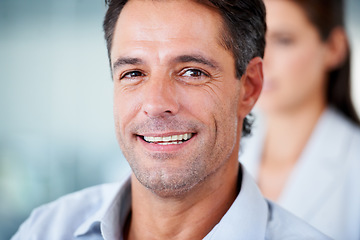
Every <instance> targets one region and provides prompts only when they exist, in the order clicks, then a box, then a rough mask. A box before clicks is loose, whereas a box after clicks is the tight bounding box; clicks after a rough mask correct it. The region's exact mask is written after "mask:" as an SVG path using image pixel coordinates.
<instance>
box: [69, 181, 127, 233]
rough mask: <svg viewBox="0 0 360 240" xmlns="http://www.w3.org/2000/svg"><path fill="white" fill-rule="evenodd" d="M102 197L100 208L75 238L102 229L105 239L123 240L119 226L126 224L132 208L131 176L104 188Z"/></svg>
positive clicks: (78, 231) (81, 226) (81, 227)
mask: <svg viewBox="0 0 360 240" xmlns="http://www.w3.org/2000/svg"><path fill="white" fill-rule="evenodd" d="M101 197H102V198H103V201H102V203H101V206H100V208H99V209H98V210H97V211H96V212H95V213H94V214H92V215H91V216H90V217H89V218H88V219H87V220H86V221H85V222H84V223H82V224H81V225H80V226H79V227H78V228H77V229H76V231H75V233H74V236H75V237H79V236H81V235H86V234H89V233H92V232H93V231H99V230H100V229H101V233H102V234H103V236H104V237H105V239H121V236H122V234H121V229H122V228H120V227H119V226H123V225H124V224H125V220H126V217H127V215H128V213H129V212H130V208H131V181H130V175H129V176H128V177H127V178H126V179H125V181H123V182H121V183H117V184H113V185H110V186H107V187H104V188H103V189H102V191H101ZM101 233H100V232H99V234H101Z"/></svg>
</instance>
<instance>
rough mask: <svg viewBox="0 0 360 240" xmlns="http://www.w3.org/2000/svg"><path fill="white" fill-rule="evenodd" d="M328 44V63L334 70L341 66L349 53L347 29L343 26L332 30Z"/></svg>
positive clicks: (328, 66) (329, 67) (330, 68)
mask: <svg viewBox="0 0 360 240" xmlns="http://www.w3.org/2000/svg"><path fill="white" fill-rule="evenodd" d="M326 45H327V51H326V54H327V55H326V65H327V68H328V69H329V70H332V69H335V68H337V67H339V66H340V65H341V64H342V63H343V62H344V61H345V59H346V56H347V55H348V40H347V37H346V33H345V30H344V29H343V28H342V27H337V28H335V29H334V30H332V32H331V34H330V36H329V37H328V39H327V41H326Z"/></svg>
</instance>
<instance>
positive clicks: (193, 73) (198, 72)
mask: <svg viewBox="0 0 360 240" xmlns="http://www.w3.org/2000/svg"><path fill="white" fill-rule="evenodd" d="M181 76H183V77H195V78H200V77H205V76H206V77H207V76H208V74H206V73H204V72H203V71H201V70H198V69H187V70H186V71H185V72H184V73H183V74H181Z"/></svg>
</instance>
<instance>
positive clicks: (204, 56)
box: [14, 0, 326, 240]
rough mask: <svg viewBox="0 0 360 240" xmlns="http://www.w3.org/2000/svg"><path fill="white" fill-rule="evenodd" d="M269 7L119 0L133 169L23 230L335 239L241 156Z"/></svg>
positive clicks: (121, 90)
mask: <svg viewBox="0 0 360 240" xmlns="http://www.w3.org/2000/svg"><path fill="white" fill-rule="evenodd" d="M264 15H265V13H264V6H263V4H262V2H261V1H260V0H242V1H233V2H232V3H230V1H229V3H228V2H226V1H222V0H212V1H207V0H203V1H193V0H169V1H166V0H129V1H126V0H118V1H116V0H112V1H110V2H109V9H108V12H107V14H106V17H105V21H104V30H105V37H106V40H107V45H108V52H109V59H110V66H111V71H112V75H113V81H114V116H115V126H116V134H117V139H118V142H119V145H120V147H121V149H122V151H123V153H124V156H125V157H126V159H127V160H128V162H129V164H130V166H131V169H132V174H131V176H130V177H129V178H128V179H127V180H125V181H124V182H122V183H121V184H120V186H119V185H118V184H117V185H111V186H109V185H105V186H100V187H94V188H91V189H88V190H84V191H81V192H78V193H75V194H72V195H69V196H67V197H65V198H62V199H60V200H58V201H56V202H54V203H51V204H49V205H46V206H44V207H42V208H40V209H38V210H36V211H35V212H34V213H33V214H32V215H31V217H30V218H29V220H27V221H26V222H25V223H24V224H23V225H22V226H21V228H20V230H19V232H18V233H17V235H15V236H14V239H73V238H76V239H108V240H110V239H265V238H266V239H288V238H291V237H293V238H294V237H295V238H296V239H326V237H325V236H323V235H322V234H320V233H318V232H317V231H316V230H314V229H312V228H311V227H309V226H308V225H306V224H304V223H302V222H301V221H300V220H298V219H295V218H293V217H292V216H291V215H289V214H288V213H286V212H285V211H283V210H281V209H279V208H278V207H276V206H275V205H273V204H272V203H269V202H267V201H266V200H265V199H264V198H263V197H262V196H261V194H260V193H259V190H258V189H257V187H256V184H255V183H254V182H253V181H252V180H251V178H250V177H249V176H248V174H247V173H246V171H244V170H243V169H242V167H241V166H240V165H239V162H238V151H239V142H240V136H241V134H242V129H244V130H245V133H246V132H247V131H248V130H249V122H248V121H247V120H246V118H245V117H246V116H247V114H248V113H249V112H250V110H251V109H252V107H253V106H254V104H255V102H256V100H257V98H258V96H259V94H260V91H261V87H262V60H261V58H260V57H261V56H262V55H263V52H264V44H265V43H264V34H265V28H266V27H265V22H264ZM244 119H245V121H244ZM243 121H244V126H243Z"/></svg>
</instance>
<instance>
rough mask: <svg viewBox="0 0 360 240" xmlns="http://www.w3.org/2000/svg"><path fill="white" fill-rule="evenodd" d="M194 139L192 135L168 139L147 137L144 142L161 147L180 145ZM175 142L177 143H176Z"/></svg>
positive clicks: (175, 136) (186, 134)
mask: <svg viewBox="0 0 360 240" xmlns="http://www.w3.org/2000/svg"><path fill="white" fill-rule="evenodd" d="M191 137H192V133H185V134H180V135H173V136H167V137H145V136H144V140H145V141H147V142H154V143H158V144H161V145H168V144H178V143H181V141H186V140H189V139H190V138H191ZM174 141H175V142H174Z"/></svg>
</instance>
